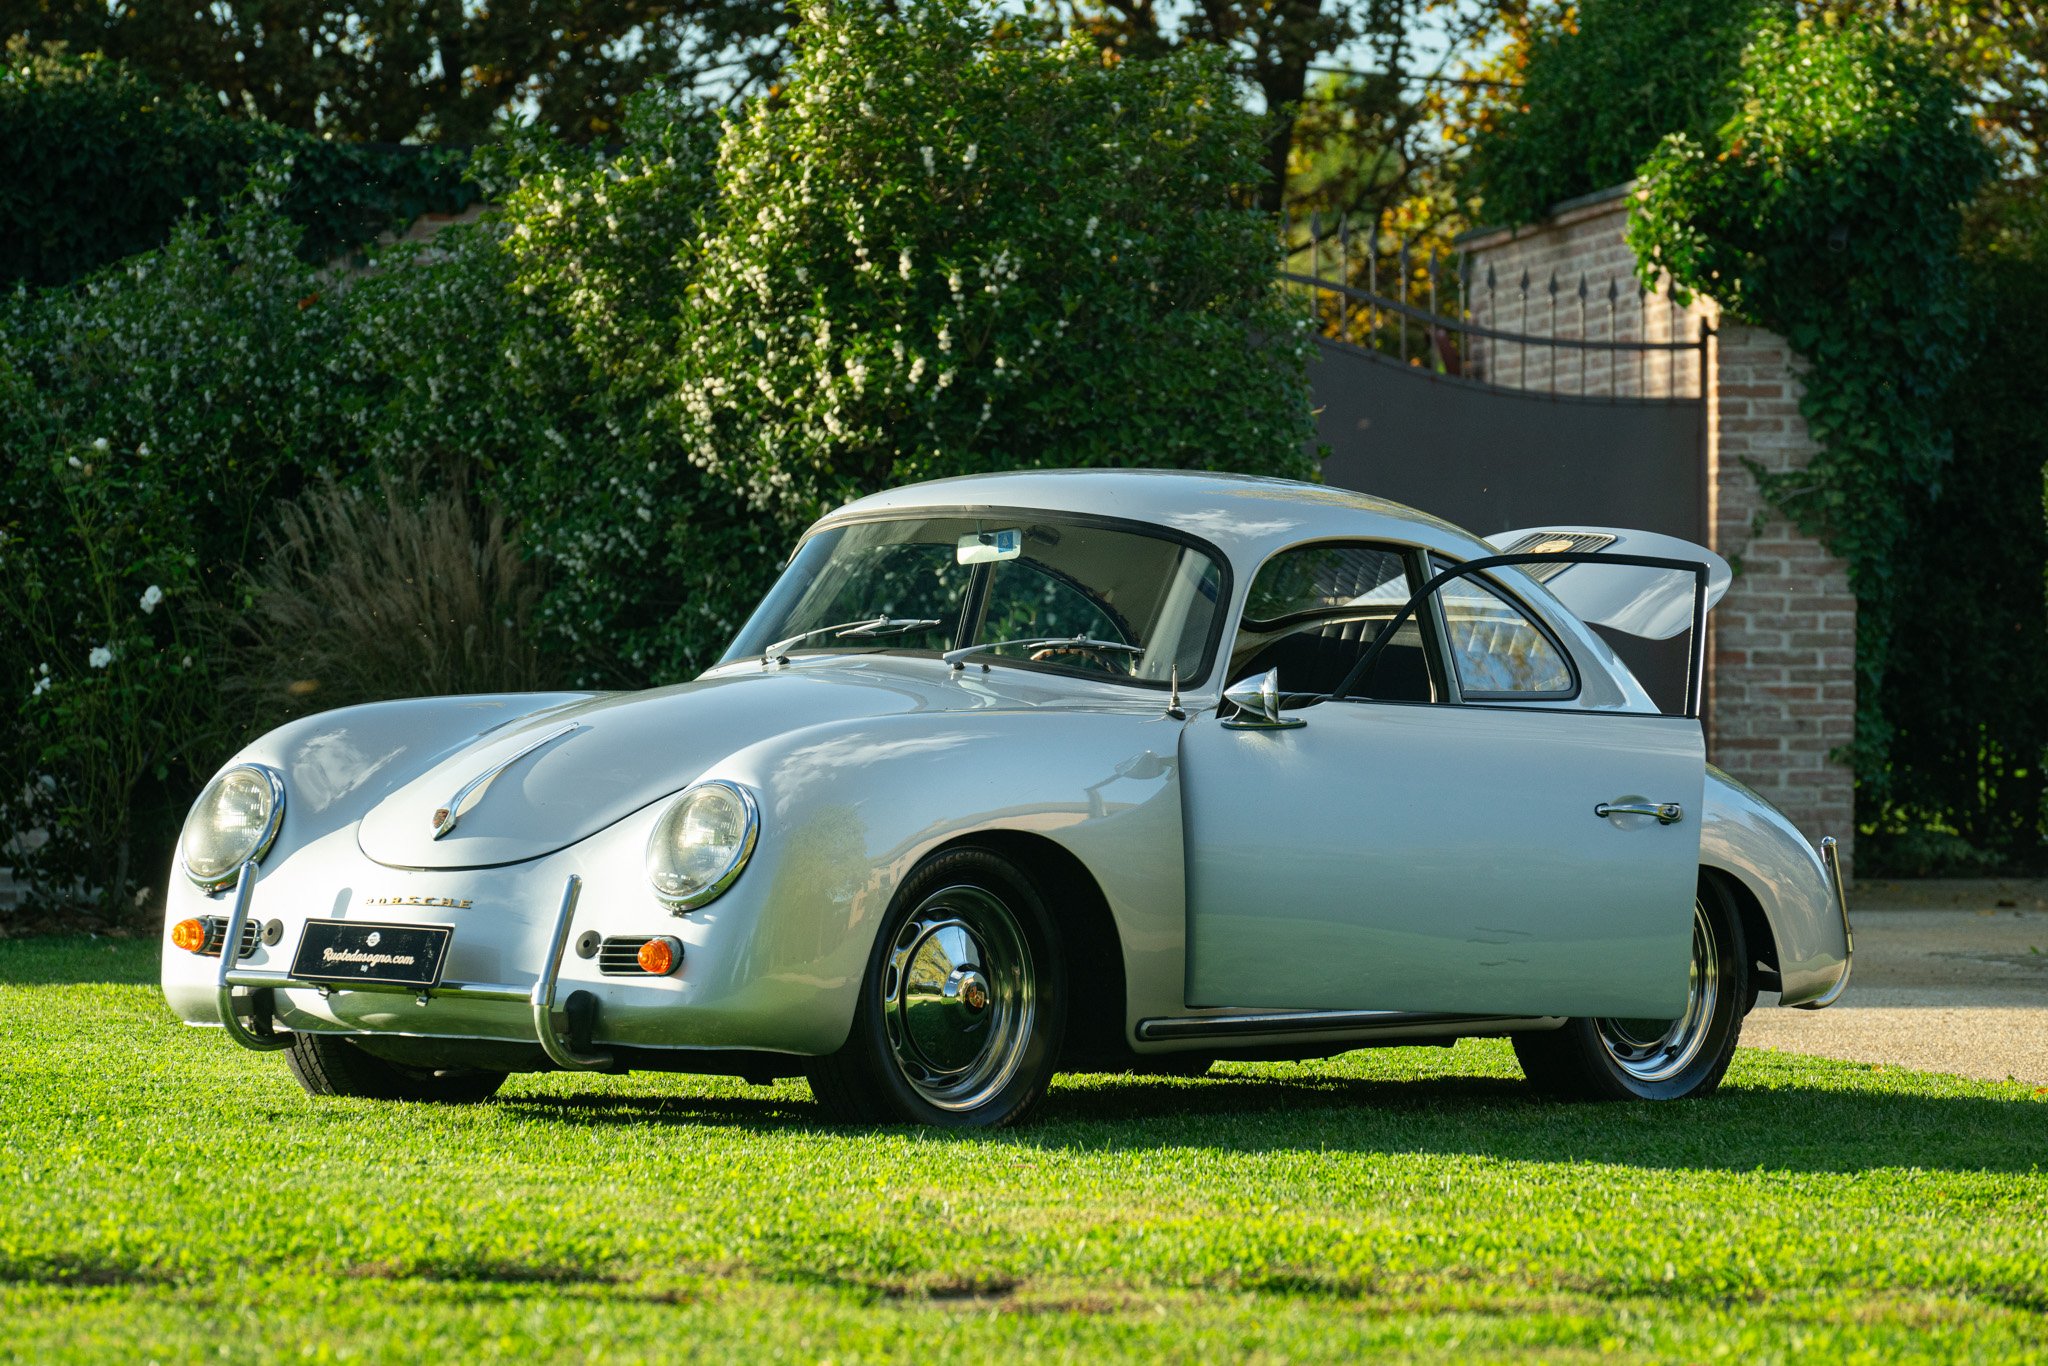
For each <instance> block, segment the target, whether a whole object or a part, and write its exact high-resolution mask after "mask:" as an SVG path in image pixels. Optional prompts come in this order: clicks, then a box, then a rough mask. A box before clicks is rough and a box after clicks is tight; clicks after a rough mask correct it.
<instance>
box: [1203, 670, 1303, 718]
mask: <svg viewBox="0 0 2048 1366" xmlns="http://www.w3.org/2000/svg"><path fill="white" fill-rule="evenodd" d="M1223 700H1224V701H1226V702H1228V703H1230V704H1231V705H1233V706H1235V707H1236V708H1237V714H1236V715H1235V716H1233V717H1231V718H1230V719H1229V720H1228V721H1225V722H1224V723H1223V728H1224V729H1225V730H1293V729H1295V728H1296V727H1297V726H1305V725H1307V724H1308V722H1306V721H1304V720H1302V719H1301V718H1300V717H1298V716H1282V715H1281V714H1280V671H1279V670H1278V669H1268V670H1266V672H1264V673H1262V674H1260V675H1258V676H1257V677H1256V678H1247V679H1243V680H1241V681H1239V682H1237V683H1235V684H1233V685H1232V686H1230V687H1228V688H1225V689H1224V690H1223Z"/></svg>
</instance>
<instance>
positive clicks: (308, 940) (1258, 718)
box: [163, 471, 1851, 1126]
mask: <svg viewBox="0 0 2048 1366" xmlns="http://www.w3.org/2000/svg"><path fill="white" fill-rule="evenodd" d="M1727 583H1728V567H1727V565H1726V564H1725V563H1723V562H1722V561H1721V560H1720V559H1719V558H1718V557H1716V556H1715V555H1713V554H1712V553H1711V552H1709V551H1707V550H1704V549H1702V548H1700V547H1698V546H1694V545H1691V544H1688V543H1686V542H1683V541H1677V540H1673V539H1671V538H1669V537H1663V536H1656V535H1651V534H1647V533H1642V532H1634V531H1626V530H1615V529H1606V528H1595V527H1552V528H1539V529H1532V530H1530V531H1527V532H1517V533H1514V534H1512V535H1509V536H1505V537H1495V538H1493V540H1492V541H1491V543H1489V542H1487V541H1482V540H1480V539H1478V538H1476V537H1474V536H1471V535H1468V534H1466V533H1464V532H1462V531H1459V530H1458V529H1456V528H1455V527H1452V526H1450V525H1448V524H1446V523H1444V522H1441V521H1438V520H1436V519H1434V518H1431V517H1428V516H1425V515H1423V514H1420V513H1417V512H1414V511H1412V510H1409V509H1406V508H1403V507H1399V506H1397V505H1394V504H1391V503H1386V502H1383V501H1380V500H1376V499H1373V498H1369V497H1365V496H1363V495H1360V494H1354V493H1347V492H1343V491H1339V490H1335V489H1329V488H1321V487H1316V486H1312V485H1305V484H1295V483H1287V482H1282V481H1275V480H1264V479H1250V478H1240V477H1230V476H1218V475H1204V474H1181V473H1163V472H1161V473H1135V472H1114V471H1095V472H1058V473H1050V472H1049V473H1033V474H1013V475H992V476H980V477H974V478H965V479H950V480H943V481H939V482H936V483H930V484H925V485H921V486H918V487H914V488H907V489H900V490H897V491H894V492H890V493H884V494H880V495H877V496H875V497H871V498H865V499H862V500H860V501H858V502H855V503H853V504H851V505H849V506H847V507H844V508H841V509H840V510H839V511H837V512H835V513H833V514H832V515H830V516H828V517H826V518H825V519H824V520H822V521H820V522H819V523H818V524H817V525H816V526H815V527H813V528H812V529H811V530H810V532H809V533H808V534H807V535H806V536H805V537H804V538H803V540H802V542H801V543H800V544H799V545H798V546H797V548H796V551H795V553H794V555H793V556H792V558H791V560H790V562H789V566H788V568H787V570H786V571H785V572H784V574H783V575H782V577H781V579H780V581H779V582H778V583H777V584H776V585H775V587H774V589H773V590H772V591H771V592H770V593H769V594H768V596H767V598H766V600H765V601H763V602H762V604H761V606H760V608H759V609H758V610H757V611H756V612H755V614H754V616H753V618H752V620H751V621H749V622H748V624H747V626H746V627H745V629H744V630H742V631H741V632H740V635H739V638H738V639H737V640H735V641H734V642H733V644H732V648H731V649H730V650H728V651H727V652H726V655H725V657H724V659H723V660H722V661H720V663H719V664H718V665H717V666H716V667H715V668H713V669H711V670H710V671H708V672H707V673H705V674H704V676H703V677H701V678H699V679H697V680H696V681H694V682H691V683H685V684H680V685H678V686H674V687H666V688H656V689H652V690H650V691H647V692H640V693H610V694H589V693H545V694H532V695H516V696H490V697H442V698H424V699H419V700H413V701H401V702H386V703H377V704H373V705H369V706H361V707H352V708H347V709H343V710H339V711H332V712H327V713H325V714H323V715H318V716H312V717H308V718H306V719H303V720H299V721H295V722H293V723H291V724H289V725H286V726H283V727H281V728H279V729H277V730H275V731H273V732H271V733H270V734H268V735H266V736H264V737H263V738H262V739H260V740H258V741H256V742H255V743H254V744H252V745H250V746H249V747H248V748H246V749H245V750H243V752H242V753H240V754H238V755H236V756H235V758H234V759H233V761H232V762H231V763H230V764H228V765H227V767H225V768H224V769H222V770H221V772H220V774H219V775H218V776H217V777H215V778H214V779H213V781H212V782H211V783H210V784H209V785H208V787H207V788H206V790H205V792H204V793H203V794H202V795H201V796H200V798H199V800H198V801H197V803H196V804H195V805H194V807H193V809H192V814H191V816H190V817H189V818H188V821H187V823H186V826H185V831H184V834H183V837H182V839H181V841H180V844H179V849H178V854H177V867H176V869H175V870H174V876H173V878H172V883H173V887H174V891H173V893H172V895H171V898H170V906H169V910H168V914H167V916H166V920H165V925H164V950H163V986H164V992H165V994H166V996H168V998H169V1000H170V1003H171V1005H172V1007H173V1008H174V1009H175V1010H176V1011H177V1012H178V1013H179V1014H180V1015H181V1016H182V1017H183V1018H184V1019H186V1020H188V1021H190V1022H192V1023H194V1024H202V1025H218V1026H220V1027H222V1028H223V1029H224V1030H225V1032H226V1033H227V1034H228V1036H229V1037H230V1038H232V1039H233V1040H235V1041H236V1042H237V1043H239V1044H241V1045H242V1046H244V1047H246V1048H251V1049H258V1050H278V1051H282V1052H283V1053H284V1054H285V1061H286V1063H287V1064H288V1065H289V1066H290V1068H291V1070H292V1071H293V1073H294V1074H295V1075H296V1076H297V1077H298V1079H299V1080H300V1082H301V1083H303V1084H304V1086H305V1087H306V1089H307V1090H308V1091H311V1092H313V1093H315V1094H320V1095H335V1094H341V1095H356V1096H373V1097H386V1098H395V1099H431V1100H446V1101H455V1100H479V1099H482V1098H484V1097H487V1096H489V1095H490V1094H491V1093H492V1092H493V1091H495V1090H496V1089H497V1088H498V1086H499V1085H500V1083H501V1082H502V1081H503V1080H504V1078H505V1076H506V1075H507V1074H508V1073H511V1072H520V1071H536V1070H543V1069H549V1068H570V1069H577V1068H580V1069H588V1070H593V1071H606V1072H618V1071H625V1070H629V1069H656V1070H669V1071H686V1072H692V1071H693V1072H711V1073H726V1074H731V1075H737V1076H742V1077H747V1078H750V1079H755V1080H768V1079H773V1078H778V1077H785V1076H798V1075H801V1076H805V1077H807V1078H808V1079H809V1080H810V1084H811V1086H812V1089H813V1090H814V1091H815V1092H816V1094H817V1097H818V1099H819V1101H820V1102H822V1104H823V1106H824V1108H825V1110H826V1111H827V1112H828V1113H830V1114H831V1115H833V1116H835V1117H837V1118H841V1119H845V1120H850V1121H855V1122H863V1123H872V1122H903V1121H910V1122H922V1123H928V1124H935V1125H946V1126H986V1125H995V1124H1002V1123H1006V1122H1009V1121H1014V1120H1016V1119H1018V1118H1019V1117H1021V1116H1023V1115H1024V1114H1025V1113H1026V1112H1028V1111H1029V1110H1030V1109H1031V1108H1032V1106H1033V1104H1034V1103H1035V1102H1037V1101H1038V1100H1039V1098H1040V1097H1042V1096H1043V1095H1044V1094H1045V1091H1046V1088H1047V1085H1048V1083H1049V1081H1050V1080H1051V1078H1052V1076H1053V1074H1054V1073H1055V1072H1058V1071H1061V1070H1136V1071H1155V1072H1171V1073H1181V1074H1194V1073H1198V1072H1200V1071H1201V1070H1203V1069H1205V1068H1207V1067H1208V1066H1209V1065H1210V1064H1211V1063H1212V1062H1213V1061H1215V1060H1216V1059H1219V1058H1222V1059H1228V1058H1317V1057H1326V1056H1330V1055H1333V1054H1337V1053H1341V1052H1344V1051H1347V1050H1350V1049H1354V1048H1362V1047H1367V1046H1372V1045H1379V1044H1417V1043H1445V1042H1449V1041H1450V1040H1452V1039H1455V1038H1459V1037H1465V1036H1474V1035H1492V1036H1503V1035H1504V1036H1506V1037H1508V1038H1510V1039H1512V1040H1513V1042H1514V1048H1515V1052H1516V1054H1517V1056H1518V1057H1519V1058H1520V1060H1521V1062H1522V1065H1523V1068H1524V1070H1525V1071H1526V1072H1527V1074H1528V1077H1529V1080H1530V1081H1531V1082H1532V1083H1533V1084H1534V1085H1535V1086H1537V1087H1539V1088H1541V1089H1542V1090H1544V1091H1548V1092H1553V1093H1558V1094H1566V1095H1574V1096H1581V1097H1588V1098H1600V1097H1611V1098H1628V1097H1641V1098H1649V1099H1668V1098H1676V1097H1682V1096H1696V1095H1700V1094H1703V1093H1705V1092H1707V1091H1710V1090H1712V1089H1713V1088H1714V1087H1715V1085H1716V1084H1717V1083H1718V1082H1719V1081H1720V1079H1721V1076H1722V1073H1723V1071H1724V1070H1725V1069H1726V1067H1727V1066H1728V1061H1729V1057H1730V1055H1731V1053H1732V1052H1733V1050H1734V1048H1735V1041H1736V1037H1737V1034H1738V1033H1739V1031H1740V1030H1741V1027H1742V1020H1743V1017H1744V1015H1745V1014H1746V1013H1747V1012H1748V1011H1749V1010H1750V1008H1751V1007H1752V1006H1753V1005H1754V1004H1755V1002H1756V999H1757V993H1758V991H1759V989H1763V990H1768V991H1773V992H1776V993H1777V994H1778V999H1779V1000H1780V1002H1781V1003H1783V1004H1785V1005H1790V1006H1807V1007H1820V1006H1825V1005H1827V1004H1829V1003H1830V1002H1832V1001H1833V1000H1835V999H1836V998H1837V997H1838V996H1839V995H1840V994H1841V992H1842V990H1843V988H1844V987H1845V986H1846V984H1847V982H1848V977H1849V959H1850V949H1851V943H1850V933H1849V919H1848V911H1847V905H1846V901H1845V897H1844V891H1843V886H1842V881H1841V874H1840V870H1839V868H1838V867H1837V864H1836V860H1835V857H1834V847H1833V841H1832V840H1823V841H1821V845H1820V848H1819V849H1818V851H1816V849H1815V848H1814V847H1813V846H1812V845H1811V844H1809V843H1808V842H1807V840H1806V839H1805V838H1804V837H1803V836H1802V835H1801V834H1800V833H1799V832H1798V831H1797V830H1795V829H1794V828H1793V827H1792V826H1791V824H1790V823H1789V822H1788V821H1787V820H1786V819H1785V818H1784V817H1783V816H1782V815H1780V814H1779V813H1778V812H1777V811H1776V810H1774V809H1772V808H1771V807H1770V806H1769V805H1767V804H1766V803H1765V802H1764V801H1762V800H1761V799H1760V798H1758V797H1757V796H1756V795H1755V794H1753V793H1751V792H1749V791H1748V790H1747V789H1745V788H1743V787H1742V786H1741V785H1740V784H1738V783H1736V782H1734V781H1733V780H1732V779H1730V778H1729V777H1727V776H1726V775H1725V774H1723V773H1721V772H1719V771H1717V770H1715V769H1713V768H1711V767H1709V766H1708V765H1707V763H1706V761H1705V757H1704V753H1703V745H1702V735H1701V727H1700V720H1699V696H1700V646H1699V641H1700V639H1701V637H1702V635H1703V634H1704V631H1703V628H1704V621H1705V616H1706V613H1707V610H1708V608H1709V607H1710V606H1711V604H1712V602H1713V601H1714V600H1715V599H1716V598H1718V597H1719V595H1720V593H1721V592H1722V591H1723V590H1724V589H1725V588H1726V586H1727ZM1592 625H1600V626H1603V627H1605V628H1608V629H1610V630H1615V631H1620V632H1624V633H1629V634H1633V635H1636V636H1641V637H1648V638H1653V639H1672V640H1675V639H1676V638H1677V637H1679V636H1680V635H1689V639H1690V642H1691V644H1692V650H1691V653H1690V669H1689V676H1688V680H1687V685H1686V692H1685V700H1684V704H1683V705H1682V706H1678V707H1673V708H1671V709H1670V711H1669V713H1667V712H1666V711H1663V710H1660V709H1659V707H1658V706H1657V705H1655V704H1654V703H1653V701H1652V699H1651V697H1650V695H1649V693H1648V692H1647V691H1646V690H1645V688H1644V687H1643V685H1642V684H1641V683H1640V682H1639V681H1638V680H1637V678H1636V677H1635V675H1634V674H1632V673H1631V672H1630V670H1629V669H1628V667H1627V666H1626V665H1624V664H1623V663H1622V661H1621V660H1620V659H1619V658H1618V657H1617V655H1616V654H1615V652H1614V650H1613V649H1612V648H1610V646H1609V645H1608V643H1607V642H1606V640H1605V639H1604V638H1603V637H1602V636H1601V635H1600V634H1598V633H1596V632H1595V631H1594V630H1592V629H1591V626H1592Z"/></svg>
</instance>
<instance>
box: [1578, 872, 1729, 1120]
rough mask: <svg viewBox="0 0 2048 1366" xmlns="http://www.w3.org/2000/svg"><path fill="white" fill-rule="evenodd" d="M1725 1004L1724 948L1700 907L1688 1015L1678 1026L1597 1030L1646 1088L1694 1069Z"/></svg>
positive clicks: (1636, 1024)
mask: <svg viewBox="0 0 2048 1366" xmlns="http://www.w3.org/2000/svg"><path fill="white" fill-rule="evenodd" d="M1720 999H1721V953H1720V944H1719V941H1717V940H1716V939H1715V937H1714V926H1713V923H1712V922H1711V921H1709V920H1708V919H1707V910H1706V907H1704V906H1702V905H1700V903H1699V902H1697V901H1695V902H1693V905H1692V969H1691V972H1690V974H1689V976H1688V978H1687V987H1686V995H1685V1013H1684V1014H1683V1015H1680V1016H1679V1017H1678V1018H1677V1019H1675V1020H1634V1019H1613V1020H1609V1019H1600V1020H1595V1021H1594V1022H1593V1025H1594V1028H1595V1030H1596V1031H1597V1032H1598V1033H1599V1035H1600V1046H1601V1047H1602V1048H1604V1049H1606V1050H1607V1056H1608V1057H1610V1058H1612V1059H1614V1062H1615V1065H1616V1066H1618V1067H1619V1068H1621V1070H1622V1071H1624V1072H1626V1073H1627V1074H1628V1075H1629V1076H1631V1077H1633V1078H1635V1079H1636V1080H1637V1081H1641V1082H1659V1081H1669V1080H1671V1079H1672V1078H1673V1077H1675V1076H1677V1075H1678V1074H1679V1073H1681V1072H1683V1071H1684V1070H1685V1069H1686V1068H1687V1067H1690V1066H1691V1065H1692V1062H1693V1060H1694V1059H1695V1058H1697V1057H1699V1055H1700V1050H1701V1049H1702V1048H1704V1047H1705V1046H1706V1043H1707V1035H1708V1034H1709V1033H1711V1032H1712V1030H1713V1027H1714V1007H1715V1005H1716V1004H1718V1003H1719V1001H1720Z"/></svg>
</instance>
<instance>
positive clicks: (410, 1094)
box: [284, 1033, 505, 1105]
mask: <svg viewBox="0 0 2048 1366" xmlns="http://www.w3.org/2000/svg"><path fill="white" fill-rule="evenodd" d="M284 1061H285V1066H287V1067H289V1068H290V1069H291V1072H292V1075H293V1076H294V1077H297V1078H298V1080H299V1085H300V1086H302V1087H304V1088H305V1090H306V1094H307V1095H309V1096H362V1097H364V1098H366V1099H369V1100H424V1101H434V1102H438V1103H440V1104H443V1105H473V1104H475V1103H476V1102H478V1101H483V1100H489V1099H490V1098H491V1097H492V1096H494V1095H496V1094H497V1091H498V1088H499V1087H500V1086H503V1085H504V1084H505V1074H504V1073H503V1072H493V1071H489V1070H486V1069H484V1068H478V1067H443V1068H432V1067H408V1066H406V1065H405V1064H404V1063H396V1062H388V1061H386V1060H385V1059H383V1058H379V1057H376V1056H374V1055H372V1054H369V1053H365V1052H364V1051H363V1050H362V1049H360V1048H358V1047H356V1045H355V1044H354V1043H353V1042H351V1041H350V1040H348V1039H344V1038H337V1037H336V1036H334V1035H332V1034H306V1033H295V1034H293V1035H292V1041H291V1047H290V1048H288V1049H286V1050H285V1055H284Z"/></svg>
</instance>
